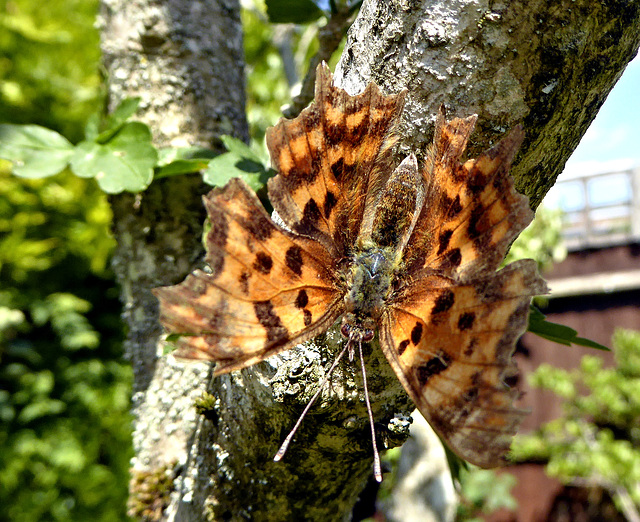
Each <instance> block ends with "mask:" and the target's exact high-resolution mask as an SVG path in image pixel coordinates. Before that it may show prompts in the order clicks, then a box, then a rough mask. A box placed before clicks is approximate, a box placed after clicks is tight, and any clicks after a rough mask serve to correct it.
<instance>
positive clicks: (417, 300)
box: [154, 64, 546, 480]
mask: <svg viewBox="0 0 640 522" xmlns="http://www.w3.org/2000/svg"><path fill="white" fill-rule="evenodd" d="M404 98H405V93H400V94H397V95H390V96H385V95H383V94H382V93H381V92H380V90H379V89H378V87H377V86H376V85H374V84H373V83H371V84H369V85H368V87H367V88H366V89H365V90H364V92H363V93H362V94H359V95H357V96H350V95H348V94H347V93H346V92H345V91H343V90H342V89H339V88H337V87H335V86H334V85H333V80H332V76H331V73H330V71H329V69H328V67H327V66H326V65H324V64H323V65H321V66H319V67H318V74H317V81H316V93H315V102H314V103H313V104H312V105H311V106H310V107H308V108H307V109H305V110H304V111H303V112H302V113H301V114H300V115H299V116H298V117H297V118H295V119H293V120H282V121H280V122H279V123H278V124H277V125H276V126H275V127H273V128H271V129H270V130H269V131H268V133H267V143H268V147H269V151H270V153H271V158H272V162H273V164H274V167H275V168H276V169H277V171H278V175H277V176H275V177H274V178H273V179H271V180H270V181H269V198H270V200H271V202H272V204H273V207H274V209H275V210H276V211H277V213H278V214H279V215H280V217H281V218H282V220H283V221H284V223H285V225H286V227H287V228H286V229H285V228H283V227H280V226H278V225H277V224H275V223H274V222H273V221H272V220H271V218H270V217H269V215H268V214H267V212H266V211H265V210H264V208H263V207H262V205H261V204H260V201H259V200H258V198H257V197H256V195H255V194H254V193H253V192H252V191H251V189H249V188H248V186H247V185H246V184H245V183H244V182H243V181H242V180H240V179H234V180H232V181H230V182H229V183H228V184H227V185H226V186H225V187H224V188H216V189H213V190H212V191H211V192H210V193H209V194H208V195H206V196H205V197H204V203H205V205H206V208H207V211H208V214H209V219H210V222H211V228H210V230H209V232H208V234H207V236H206V246H207V257H206V261H207V263H208V265H209V267H210V271H209V272H204V271H201V270H196V271H195V272H193V273H192V274H191V275H189V276H188V277H187V278H186V280H185V281H184V282H183V283H181V284H178V285H175V286H170V287H163V288H157V289H155V290H154V293H155V295H156V296H157V297H158V299H159V300H160V306H161V312H160V320H161V322H162V324H163V325H164V326H165V328H166V329H167V330H168V331H170V332H174V333H178V334H183V335H181V336H179V337H178V339H177V341H176V343H177V345H178V351H177V352H176V355H178V356H180V357H184V358H192V359H204V360H211V361H215V362H216V363H217V367H216V370H215V373H216V374H222V373H226V372H230V371H233V370H239V369H242V368H245V367H247V366H249V365H252V364H255V363H257V362H259V361H262V360H264V359H265V358H267V357H270V356H271V355H274V354H276V353H278V352H281V351H283V350H286V349H289V348H291V347H293V346H295V345H297V344H299V343H301V342H303V341H306V340H309V339H311V338H312V337H314V336H316V335H318V334H319V333H322V332H324V331H325V330H327V329H328V328H329V327H330V326H332V325H333V324H334V323H336V321H338V320H340V321H341V332H342V334H343V335H344V337H345V338H346V339H347V341H346V343H345V347H344V349H343V350H342V353H341V354H340V356H339V357H338V359H336V361H335V362H334V365H333V367H335V365H336V364H337V361H338V360H339V358H340V357H341V356H342V355H343V354H344V353H345V351H347V349H348V351H349V355H350V358H351V359H353V354H354V350H355V346H356V345H357V346H359V347H360V354H361V353H362V348H361V345H362V343H363V342H365V343H366V342H369V341H371V340H372V339H373V338H374V336H375V332H378V337H379V343H380V347H381V348H382V350H383V352H384V354H385V356H386V358H387V359H388V361H389V364H390V365H391V366H392V368H393V369H394V370H395V373H396V375H397V376H398V379H399V380H400V382H401V383H402V385H403V386H404V388H405V390H406V391H407V393H408V394H409V396H410V397H411V398H412V399H413V401H414V402H415V404H416V406H417V407H418V409H419V410H420V412H421V413H422V414H423V415H424V416H425V418H426V419H427V420H428V421H429V423H430V424H431V426H432V427H433V428H434V429H435V430H436V431H437V432H438V433H439V434H440V436H441V437H442V438H443V439H444V440H445V441H446V442H447V444H448V445H449V446H450V447H451V449H452V450H453V451H454V452H455V453H457V454H458V455H459V456H460V457H462V458H464V459H466V460H468V461H469V462H471V463H473V464H476V465H478V466H481V467H493V466H496V465H499V464H501V463H503V462H504V460H505V454H506V453H507V451H508V449H509V445H510V443H511V438H512V435H513V434H514V433H515V431H516V429H517V428H518V426H519V424H520V422H521V420H522V418H523V416H524V415H525V414H526V412H525V411H523V410H521V409H518V408H516V407H515V406H514V404H513V403H514V401H515V399H516V398H517V396H518V393H517V391H516V390H514V389H511V388H510V387H509V386H507V384H505V379H508V378H509V377H512V376H514V375H515V373H516V368H515V364H514V363H513V361H512V360H511V356H512V353H513V351H514V346H515V342H516V340H517V339H518V337H519V336H520V335H521V334H522V332H523V331H524V330H525V328H526V323H527V313H528V307H529V302H530V299H531V297H532V296H534V295H537V294H541V293H544V292H545V291H546V287H545V284H544V282H543V280H542V279H541V278H540V277H539V276H538V274H537V270H536V266H535V263H534V262H533V261H531V260H522V261H518V262H515V263H512V264H510V265H508V266H506V267H504V268H502V269H501V270H499V271H497V268H498V265H499V264H500V262H501V261H502V259H503V258H504V256H505V253H506V251H507V249H508V247H509V245H510V243H511V241H512V240H513V239H514V238H515V237H516V236H517V235H518V234H519V232H520V231H521V230H522V229H524V228H525V226H526V225H527V224H528V223H529V222H530V221H531V219H532V212H531V210H530V209H529V206H528V204H527V199H526V197H524V196H521V195H520V194H518V193H517V192H516V191H515V189H514V188H513V180H512V178H511V176H510V175H509V167H510V165H511V162H512V161H513V158H514V156H515V154H516V151H517V150H518V147H519V146H520V143H521V142H522V139H523V136H524V133H523V130H522V128H521V127H516V128H515V129H513V130H512V131H511V132H510V133H509V134H508V135H507V136H506V137H505V138H503V139H502V140H501V141H500V142H499V143H498V144H497V145H495V146H494V147H492V148H491V149H489V150H487V151H485V152H483V153H482V154H481V155H480V156H479V157H478V158H476V159H469V160H467V161H466V162H464V163H461V156H462V155H463V153H464V151H465V148H466V146H467V141H468V139H469V135H470V134H471V131H472V130H473V127H474V125H475V122H476V119H477V116H475V115H474V116H470V117H468V118H463V119H460V118H456V119H453V120H452V121H446V118H445V117H444V113H443V111H440V115H439V117H438V119H437V122H436V129H435V137H434V143H433V148H432V150H431V151H430V154H429V155H428V158H427V160H426V162H425V165H424V166H423V167H422V168H419V167H418V163H417V160H416V157H415V156H414V155H413V154H411V155H409V156H408V157H407V158H406V159H405V160H404V161H402V162H401V163H400V164H399V165H398V166H397V167H395V168H394V165H393V155H392V148H393V146H394V145H395V143H396V142H397V140H398V138H397V133H396V127H397V125H398V120H399V116H400V113H401V111H402V108H403V104H404ZM333 367H332V368H333ZM363 367H364V365H363ZM323 384H324V383H323ZM365 398H366V400H367V403H368V400H369V399H368V393H367V389H366V377H365ZM310 405H311V403H309V405H308V407H309V406H310ZM308 407H307V409H308ZM305 412H306V410H305ZM298 424H299V423H298ZM297 426H298V425H296V428H297ZM371 427H372V435H374V438H375V433H374V431H373V421H372V422H371ZM294 431H295V428H294ZM291 435H293V432H292V433H291ZM291 435H290V437H288V438H287V441H285V444H283V447H282V448H281V450H280V452H279V453H278V454H277V455H276V460H278V459H279V458H280V457H282V454H283V453H284V450H285V449H286V446H287V444H288V442H289V440H290V439H291ZM374 448H375V440H374ZM374 455H375V457H376V459H375V473H376V477H377V478H378V480H381V473H380V466H379V460H378V457H377V452H376V451H374Z"/></svg>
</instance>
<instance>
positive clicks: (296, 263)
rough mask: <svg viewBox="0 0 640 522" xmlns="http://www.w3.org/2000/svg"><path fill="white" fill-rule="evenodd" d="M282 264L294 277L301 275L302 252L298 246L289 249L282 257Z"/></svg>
mask: <svg viewBox="0 0 640 522" xmlns="http://www.w3.org/2000/svg"><path fill="white" fill-rule="evenodd" d="M284 262H285V263H286V265H287V266H288V267H289V269H290V270H291V271H292V272H293V273H294V274H296V275H298V276H301V275H302V250H301V249H300V247H299V246H296V245H294V246H292V247H289V248H288V249H287V251H286V253H285V255H284Z"/></svg>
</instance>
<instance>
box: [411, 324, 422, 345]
mask: <svg viewBox="0 0 640 522" xmlns="http://www.w3.org/2000/svg"><path fill="white" fill-rule="evenodd" d="M421 338H422V323H420V322H416V325H415V326H414V327H413V330H411V342H412V343H413V344H414V345H417V344H418V343H419V342H420V339H421Z"/></svg>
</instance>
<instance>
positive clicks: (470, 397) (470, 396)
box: [462, 386, 479, 402]
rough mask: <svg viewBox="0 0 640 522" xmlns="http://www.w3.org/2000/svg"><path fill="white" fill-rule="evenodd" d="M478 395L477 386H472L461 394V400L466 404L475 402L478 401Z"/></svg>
mask: <svg viewBox="0 0 640 522" xmlns="http://www.w3.org/2000/svg"><path fill="white" fill-rule="evenodd" d="M478 395H479V394H478V388H477V386H473V387H471V388H469V389H468V390H466V391H465V392H464V393H463V394H462V398H463V400H465V401H466V402H475V401H476V400H477V399H478Z"/></svg>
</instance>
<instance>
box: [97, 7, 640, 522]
mask: <svg viewBox="0 0 640 522" xmlns="http://www.w3.org/2000/svg"><path fill="white" fill-rule="evenodd" d="M498 6H501V7H498ZM639 17H640V15H639V7H638V3H637V2H633V3H631V2H627V1H622V0H620V1H618V2H616V1H612V2H607V3H596V4H594V3H593V2H588V1H586V0H575V1H571V0H560V1H559V2H555V3H548V2H546V1H542V0H534V1H532V2H524V1H522V0H520V1H514V2H507V3H501V4H498V3H481V4H479V3H478V2H477V1H474V2H472V1H471V0H461V1H459V2H456V3H453V4H452V3H451V2H446V1H444V0H442V1H419V0H393V1H388V0H370V1H368V2H365V4H364V5H363V8H362V11H361V12H360V14H359V16H358V18H357V20H356V22H355V24H354V26H353V27H352V28H351V30H350V32H349V39H348V42H347V46H346V48H345V52H344V54H343V56H342V59H341V62H340V65H339V67H338V72H337V75H336V78H337V81H338V82H341V83H342V85H343V86H344V87H345V88H347V89H348V90H349V91H350V92H352V93H355V92H359V91H360V90H362V89H363V88H364V86H365V84H366V83H367V82H369V81H371V80H374V81H376V82H377V83H378V84H379V85H380V86H381V87H382V88H383V89H384V90H386V91H388V92H398V91H400V90H402V89H403V88H408V89H409V92H410V97H409V103H408V107H407V109H406V112H405V115H404V120H403V121H404V130H403V145H404V149H406V150H409V149H412V150H417V151H420V150H422V149H423V148H424V147H425V146H426V145H427V144H428V143H429V142H430V140H431V134H432V126H433V119H434V116H435V114H436V112H437V107H438V106H439V105H440V104H441V103H445V104H446V105H447V106H448V108H449V109H450V115H462V116H464V115H468V114H470V113H473V112H477V113H478V114H479V115H480V119H479V125H478V130H477V132H476V134H475V135H474V136H473V137H472V143H471V148H470V151H469V155H470V156H473V155H475V154H477V153H478V152H479V151H480V150H482V149H484V148H486V147H487V146H488V145H489V144H490V143H492V142H494V141H495V140H497V139H498V138H499V137H500V136H502V135H503V134H504V133H505V132H506V131H507V130H508V129H509V128H511V127H513V126H514V125H515V124H516V123H518V122H524V124H525V129H526V130H527V139H526V141H525V144H524V146H523V148H522V152H521V153H520V155H519V157H518V164H517V166H516V168H515V169H514V173H515V175H516V178H517V180H518V184H519V187H520V188H521V189H523V190H524V192H525V193H527V194H528V195H529V196H530V197H531V204H532V206H533V207H536V206H537V205H538V204H539V202H540V200H541V199H542V197H543V195H544V193H545V192H546V190H548V188H549V187H550V186H551V185H552V184H553V182H554V180H555V177H556V176H557V174H558V173H559V172H560V171H561V169H562V167H563V165H564V162H565V161H566V159H567V158H568V156H569V154H570V153H571V151H572V150H573V148H574V147H575V146H576V144H577V143H578V141H579V138H580V137H581V136H582V134H583V133H584V131H585V130H586V128H587V126H588V124H589V123H590V121H591V120H592V119H593V118H594V117H595V114H596V112H597V109H598V108H599V107H600V105H601V104H602V102H603V101H604V99H605V97H606V95H607V93H608V92H609V90H610V89H611V87H612V86H613V84H614V83H615V80H616V79H617V78H618V77H619V75H620V74H621V72H622V70H623V68H624V66H625V65H626V63H627V62H628V61H629V60H630V59H631V57H632V56H633V55H634V54H635V52H636V50H637V47H638V42H639V39H640V21H639ZM103 20H104V29H103V34H104V40H103V50H104V54H105V64H106V66H107V70H108V71H109V73H110V85H109V90H110V95H111V99H112V100H114V101H115V100H116V99H120V98H122V97H123V96H125V95H139V96H142V98H143V104H144V105H143V107H144V113H143V116H142V117H143V119H144V121H146V122H147V123H150V124H151V125H152V128H153V130H154V135H155V136H156V138H157V143H158V144H171V145H183V144H210V143H215V137H216V136H217V135H219V134H222V133H225V134H234V135H236V136H238V137H240V138H243V139H246V138H247V127H246V121H245V118H244V89H243V78H242V44H241V36H240V35H241V32H240V22H239V6H238V4H237V1H235V0H217V1H214V2H205V1H202V0H201V1H189V2H186V1H182V0H165V1H164V2H160V3H158V2H151V1H147V2H135V3H130V2H126V1H124V0H103ZM311 68H312V69H314V66H313V65H312V66H311ZM312 83H313V82H312ZM205 190H206V189H205V188H204V187H203V186H202V185H201V184H200V182H199V181H197V180H196V179H195V178H189V179H181V180H172V181H165V182H162V183H154V184H153V185H152V186H151V187H150V189H149V190H147V191H146V192H145V193H144V194H141V195H140V196H139V197H137V198H135V197H133V196H126V195H125V196H119V197H117V198H113V199H112V203H113V209H114V221H115V225H114V228H115V234H116V236H117V238H118V242H119V249H118V252H117V254H116V258H115V260H114V266H115V268H116V272H117V274H118V278H119V281H120V283H121V285H122V289H123V290H122V293H123V300H124V302H125V305H126V310H127V312H126V315H125V320H126V321H127V324H128V326H129V337H128V352H129V354H130V357H131V359H132V363H133V365H134V368H135V394H134V414H135V415H136V431H135V435H134V443H135V449H136V457H135V459H134V468H135V470H137V471H140V472H142V471H144V472H147V471H153V470H154V469H164V468H163V466H167V465H169V466H174V463H176V462H177V463H178V465H177V466H175V467H174V481H173V486H174V487H173V492H172V493H171V495H170V500H169V504H168V506H167V507H166V508H165V510H164V512H163V517H164V518H165V519H168V518H175V519H176V520H202V519H206V518H207V517H209V518H212V519H213V518H215V519H229V518H232V519H234V520H243V519H247V520H295V519H304V520H326V519H327V517H328V514H330V515H329V516H330V517H332V519H345V520H347V519H349V517H350V513H351V509H352V507H353V504H354V503H355V501H356V499H357V498H358V495H359V493H360V491H361V489H362V487H363V485H364V483H365V482H366V480H367V477H368V476H369V474H370V471H371V462H372V453H371V448H370V433H369V427H368V423H367V416H366V410H365V407H364V403H363V397H362V393H361V390H362V382H361V376H360V375H359V372H358V370H357V365H354V364H351V365H350V364H349V362H348V361H345V362H344V363H343V364H340V365H339V367H338V369H337V371H336V375H335V376H334V378H333V379H332V380H331V389H330V390H327V391H326V392H325V393H323V395H322V396H321V399H320V402H319V403H318V405H317V406H316V407H314V408H313V410H312V413H311V414H310V415H309V416H308V418H306V419H305V422H304V423H303V425H302V427H301V429H300V431H299V433H298V435H297V437H296V439H295V440H294V442H293V443H292V446H291V448H290V450H289V452H288V454H287V455H286V456H285V458H284V460H283V461H282V462H280V463H274V462H272V460H271V459H272V457H273V454H274V453H275V451H276V450H277V448H278V446H279V444H280V442H281V441H282V439H283V438H284V436H285V435H286V433H287V431H288V430H289V429H290V428H291V427H292V426H293V424H294V422H295V420H296V417H297V415H298V413H299V411H300V410H301V409H302V407H303V406H304V404H305V403H306V401H307V400H308V398H309V397H310V395H312V394H313V392H314V391H315V388H314V384H316V383H317V382H319V381H320V380H321V377H322V375H323V371H324V370H323V369H324V368H326V367H327V366H328V365H329V364H330V363H331V361H332V358H333V357H334V356H335V353H336V347H335V343H336V339H337V337H339V336H338V335H337V334H336V332H334V331H331V332H329V333H328V334H327V335H326V336H325V338H324V339H321V340H317V343H316V344H313V343H310V344H309V345H307V346H306V347H304V348H303V349H300V350H296V351H292V352H291V353H290V354H285V355H283V356H281V357H277V358H272V359H271V360H269V361H268V362H265V363H262V364H259V365H256V366H255V367H253V368H251V369H249V370H245V371H243V372H236V373H233V374H231V375H226V376H223V377H220V378H217V379H214V380H213V381H211V382H210V383H209V381H210V371H209V368H208V366H206V365H201V364H182V363H177V362H175V361H174V360H173V358H171V357H168V358H159V357H158V354H159V351H158V347H157V338H158V335H159V333H160V329H159V326H158V323H157V315H156V314H157V304H156V302H155V300H154V299H153V298H152V297H151V295H150V294H149V292H148V291H149V289H150V288H152V287H154V286H158V285H161V284H170V283H174V282H177V281H179V280H181V279H182V278H183V277H184V275H185V274H186V273H187V272H188V271H190V270H191V268H193V266H194V265H195V264H197V261H198V259H199V256H200V255H201V246H200V237H201V223H202V217H203V212H202V206H201V204H200V201H199V195H200V194H201V193H202V192H204V191H205ZM367 352H368V353H365V358H366V366H367V372H368V376H369V383H370V388H369V389H370V392H371V399H372V408H373V412H374V417H375V419H376V421H377V422H378V425H377V428H378V437H379V438H380V440H381V445H386V446H387V447H392V446H394V445H397V444H398V443H400V442H402V440H403V439H404V438H405V437H406V429H404V428H401V429H400V430H399V431H394V428H393V426H394V425H395V423H394V416H395V415H396V414H401V415H402V414H405V413H406V412H407V411H408V410H409V409H411V404H410V402H409V400H408V399H407V397H406V395H405V394H404V392H403V391H402V389H401V386H400V384H399V383H398V381H397V379H396V378H395V376H394V375H393V372H392V371H391V369H390V367H389V365H388V364H387V362H386V361H385V360H384V357H383V356H382V354H381V351H380V349H379V347H377V346H373V345H372V346H368V348H367ZM205 386H207V388H208V390H209V392H210V394H211V395H210V396H205V398H204V399H202V400H199V401H196V398H197V397H198V396H199V395H200V394H201V392H202V390H203V389H204V387H205ZM195 402H198V403H199V407H200V411H202V412H204V413H205V415H204V416H203V417H200V421H199V422H197V423H196V415H195V410H194V408H193V406H194V403H195ZM194 429H195V431H194ZM136 498H137V497H136V489H135V487H132V499H133V501H136Z"/></svg>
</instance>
